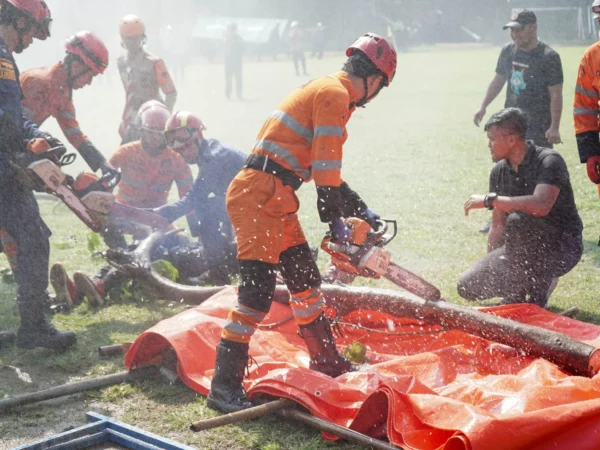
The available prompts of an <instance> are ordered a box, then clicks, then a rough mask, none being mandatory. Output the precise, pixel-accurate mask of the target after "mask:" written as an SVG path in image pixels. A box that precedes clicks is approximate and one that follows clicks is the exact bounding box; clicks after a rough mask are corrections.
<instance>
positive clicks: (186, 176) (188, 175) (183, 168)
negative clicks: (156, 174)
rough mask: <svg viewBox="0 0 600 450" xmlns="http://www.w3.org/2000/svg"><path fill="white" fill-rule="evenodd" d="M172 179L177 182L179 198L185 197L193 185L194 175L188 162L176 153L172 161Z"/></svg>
mask: <svg viewBox="0 0 600 450" xmlns="http://www.w3.org/2000/svg"><path fill="white" fill-rule="evenodd" d="M173 179H174V180H175V183H176V184H177V190H178V191H179V198H180V199H181V198H183V197H185V195H186V194H187V193H188V192H189V190H190V189H191V188H192V186H193V185H194V175H192V169H190V166H189V164H188V163H186V162H185V160H184V159H183V157H182V156H181V155H178V154H176V155H175V159H174V161H173Z"/></svg>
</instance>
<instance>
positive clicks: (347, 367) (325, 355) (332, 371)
mask: <svg viewBox="0 0 600 450" xmlns="http://www.w3.org/2000/svg"><path fill="white" fill-rule="evenodd" d="M299 328H300V336H302V338H304V341H305V342H306V346H307V347H308V353H309V355H310V366H309V368H310V369H311V370H316V371H317V372H321V373H324V374H325V375H329V376H330V377H332V378H336V377H339V376H340V375H342V374H344V373H346V372H351V371H353V370H355V369H354V368H353V367H352V363H351V362H350V361H348V360H347V359H346V358H344V357H343V356H342V355H340V354H339V352H338V351H337V348H336V347H335V339H334V337H333V333H332V331H331V324H330V323H329V320H328V319H327V318H326V317H325V314H324V313H321V314H320V315H319V317H317V318H316V319H315V320H314V321H312V322H311V323H309V324H308V325H299Z"/></svg>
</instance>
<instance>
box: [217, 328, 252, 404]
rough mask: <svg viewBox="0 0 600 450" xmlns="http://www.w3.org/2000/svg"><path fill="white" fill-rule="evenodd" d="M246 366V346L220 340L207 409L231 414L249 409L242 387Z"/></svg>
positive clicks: (248, 402)
mask: <svg viewBox="0 0 600 450" xmlns="http://www.w3.org/2000/svg"><path fill="white" fill-rule="evenodd" d="M247 365H248V344H240V343H237V342H233V341H228V340H226V339H221V342H219V345H217V361H216V362H215V374H214V375H213V379H212V383H211V385H210V392H209V393H208V397H207V404H208V407H209V408H212V409H216V410H218V411H221V412H224V413H232V412H236V411H241V410H243V409H248V408H251V407H252V406H253V405H252V403H250V401H249V400H248V399H247V398H246V391H245V390H244V387H243V386H242V380H243V379H244V370H245V369H246V366H247Z"/></svg>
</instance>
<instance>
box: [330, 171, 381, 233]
mask: <svg viewBox="0 0 600 450" xmlns="http://www.w3.org/2000/svg"><path fill="white" fill-rule="evenodd" d="M340 192H341V194H342V214H343V216H344V217H358V218H359V219H362V220H365V221H366V222H367V223H368V224H369V225H371V228H376V227H377V223H376V222H377V220H379V219H381V216H380V215H379V214H377V213H376V212H374V211H373V210H372V209H371V208H369V207H368V206H367V204H366V203H365V202H364V200H363V199H362V198H361V197H360V195H358V193H357V192H356V191H353V190H352V188H350V186H349V185H348V183H347V182H345V181H344V180H342V184H340Z"/></svg>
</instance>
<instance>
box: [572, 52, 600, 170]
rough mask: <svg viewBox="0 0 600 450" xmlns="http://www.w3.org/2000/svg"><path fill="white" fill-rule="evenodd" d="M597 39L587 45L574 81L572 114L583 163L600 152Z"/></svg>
mask: <svg viewBox="0 0 600 450" xmlns="http://www.w3.org/2000/svg"><path fill="white" fill-rule="evenodd" d="M599 100H600V42H596V43H595V44H593V45H592V46H591V47H589V48H588V49H587V50H586V52H585V53H584V55H583V58H582V59H581V64H580V65H579V73H578V75H577V84H576V85H575V100H574V102H573V118H574V119H575V134H576V135H577V148H578V150H579V158H580V160H581V162H582V163H584V162H586V161H587V159H588V158H589V157H591V156H599V155H600V139H599V138H598V130H599V128H600V125H599V121H598V114H599V113H600V108H599V107H598V101H599Z"/></svg>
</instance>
